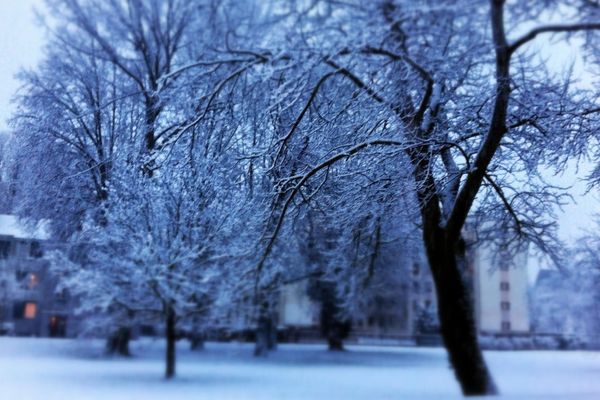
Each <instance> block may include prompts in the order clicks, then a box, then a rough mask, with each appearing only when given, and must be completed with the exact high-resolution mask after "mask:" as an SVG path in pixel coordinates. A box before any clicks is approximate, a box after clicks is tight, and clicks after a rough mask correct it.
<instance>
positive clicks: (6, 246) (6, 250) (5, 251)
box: [0, 240, 10, 259]
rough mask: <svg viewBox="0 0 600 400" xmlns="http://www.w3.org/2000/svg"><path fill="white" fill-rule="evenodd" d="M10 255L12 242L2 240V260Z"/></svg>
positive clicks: (0, 256)
mask: <svg viewBox="0 0 600 400" xmlns="http://www.w3.org/2000/svg"><path fill="white" fill-rule="evenodd" d="M9 255H10V242H9V241H8V240H0V259H6V258H8V256H9Z"/></svg>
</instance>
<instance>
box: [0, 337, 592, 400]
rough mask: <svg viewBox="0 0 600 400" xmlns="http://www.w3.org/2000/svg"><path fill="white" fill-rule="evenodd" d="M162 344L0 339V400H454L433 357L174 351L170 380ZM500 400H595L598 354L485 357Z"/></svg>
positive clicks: (313, 348) (441, 359)
mask: <svg viewBox="0 0 600 400" xmlns="http://www.w3.org/2000/svg"><path fill="white" fill-rule="evenodd" d="M162 346H163V344H162V342H161V341H157V342H152V341H142V342H137V343H135V344H134V345H133V351H134V352H135V354H136V356H135V357H133V358H132V359H128V360H124V359H109V358H104V357H102V356H101V353H102V342H100V341H72V340H49V339H16V338H0V399H2V400H20V399H27V400H30V399H35V400H38V399H39V400H87V399H91V400H96V399H110V400H121V399H123V400H125V399H127V400H131V399H144V400H155V399H169V400H171V399H172V400H186V399H266V400H271V399H450V398H459V397H460V395H459V390H458V386H457V384H456V383H455V381H454V378H453V376H452V374H451V371H450V370H449V369H448V363H447V361H446V357H445V354H444V351H443V350H442V349H422V348H392V347H371V346H355V347H353V346H351V347H350V351H348V352H345V353H342V354H330V353H327V352H326V351H325V348H324V346H320V345H283V346H280V349H279V351H277V352H276V353H274V354H273V355H271V356H270V357H269V358H268V359H264V360H256V359H254V358H253V357H252V356H251V351H252V347H251V345H248V344H217V343H209V344H208V345H207V349H206V350H205V351H203V352H198V353H192V352H189V351H188V350H187V347H188V346H187V345H186V344H185V343H181V344H180V345H179V346H178V355H179V363H178V378H177V379H175V380H174V381H172V382H166V381H164V380H163V379H162V378H161V377H162V373H163V364H162V361H163V360H162ZM486 357H487V359H488V361H489V362H490V364H491V368H492V370H493V372H494V375H495V377H496V379H497V381H498V383H499V386H500V389H501V390H502V393H503V396H502V398H507V399H528V400H529V399H600V353H597V352H489V353H487V354H486Z"/></svg>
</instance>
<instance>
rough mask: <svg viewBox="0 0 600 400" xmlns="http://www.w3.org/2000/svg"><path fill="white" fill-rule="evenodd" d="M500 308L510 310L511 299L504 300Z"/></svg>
mask: <svg viewBox="0 0 600 400" xmlns="http://www.w3.org/2000/svg"><path fill="white" fill-rule="evenodd" d="M500 309H501V310H504V311H508V310H510V302H509V301H503V302H501V303H500Z"/></svg>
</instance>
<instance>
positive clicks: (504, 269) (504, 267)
mask: <svg viewBox="0 0 600 400" xmlns="http://www.w3.org/2000/svg"><path fill="white" fill-rule="evenodd" d="M509 269H510V265H508V263H507V262H503V263H502V264H500V271H508V270H509Z"/></svg>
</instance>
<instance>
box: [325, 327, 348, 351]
mask: <svg viewBox="0 0 600 400" xmlns="http://www.w3.org/2000/svg"><path fill="white" fill-rule="evenodd" d="M327 345H328V348H329V351H344V339H343V335H342V332H341V330H340V329H339V327H336V326H333V327H332V328H331V329H330V330H329V334H328V335H327Z"/></svg>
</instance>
